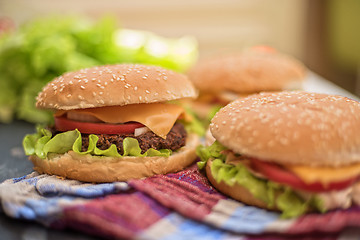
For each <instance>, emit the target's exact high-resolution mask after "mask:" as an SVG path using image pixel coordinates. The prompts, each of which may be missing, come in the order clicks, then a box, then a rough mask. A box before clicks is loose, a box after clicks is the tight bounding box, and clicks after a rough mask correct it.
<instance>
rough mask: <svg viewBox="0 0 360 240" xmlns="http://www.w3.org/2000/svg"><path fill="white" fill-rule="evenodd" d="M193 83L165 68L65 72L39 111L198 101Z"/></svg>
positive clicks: (113, 67)
mask: <svg viewBox="0 0 360 240" xmlns="http://www.w3.org/2000/svg"><path fill="white" fill-rule="evenodd" d="M196 96H197V91H196V90H195V88H194V86H193V84H192V83H191V82H190V81H189V80H188V78H187V77H186V76H185V75H183V74H179V73H175V72H173V71H170V70H166V69H164V68H161V67H156V66H148V65H137V64H119V65H106V66H98V67H92V68H86V69H82V70H79V71H75V72H69V73H65V74H64V75H62V76H60V77H58V78H55V79H54V80H53V81H52V82H49V83H48V84H47V85H46V86H45V87H44V88H43V91H42V92H40V93H39V95H38V97H37V103H36V106H37V107H39V108H48V109H59V110H60V109H62V110H72V109H79V108H93V107H103V106H116V105H118V106H123V105H127V104H137V103H153V102H164V101H170V100H176V99H181V98H194V97H196Z"/></svg>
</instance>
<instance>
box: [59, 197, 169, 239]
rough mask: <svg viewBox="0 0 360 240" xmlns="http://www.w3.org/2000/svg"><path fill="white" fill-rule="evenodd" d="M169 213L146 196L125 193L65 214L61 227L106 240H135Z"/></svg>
mask: <svg viewBox="0 0 360 240" xmlns="http://www.w3.org/2000/svg"><path fill="white" fill-rule="evenodd" d="M168 213H169V210H168V209H166V208H164V207H162V206H161V205H159V204H158V203H157V202H156V201H154V200H152V199H150V198H149V197H148V196H146V195H144V194H142V193H139V192H134V193H127V194H126V193H124V194H117V195H111V196H107V197H104V198H101V199H97V200H93V201H91V202H89V203H87V204H84V205H78V206H73V207H68V208H66V209H65V210H64V216H63V219H62V221H63V224H65V225H66V226H67V227H70V228H74V229H78V230H81V231H84V232H87V233H90V234H92V235H97V236H101V237H107V238H116V239H118V238H126V239H128V238H134V237H135V236H136V235H137V234H138V233H139V232H141V231H142V230H144V229H146V228H148V227H149V226H151V225H152V224H154V223H155V222H157V221H158V220H159V219H161V218H162V217H164V216H166V215H167V214H168Z"/></svg>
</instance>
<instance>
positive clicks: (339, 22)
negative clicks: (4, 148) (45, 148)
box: [0, 0, 360, 122]
mask: <svg viewBox="0 0 360 240" xmlns="http://www.w3.org/2000/svg"><path fill="white" fill-rule="evenodd" d="M359 12H360V1H359V0H291V1H289V0H272V1H268V0H225V1H224V0H206V1H205V0H198V1H194V0H172V1H165V0H151V1H150V0H121V1H118V0H102V1H100V0H76V1H73V0H62V1H48V0H0V18H1V22H0V121H1V119H2V122H6V121H7V122H9V121H11V120H12V119H13V118H14V116H15V117H17V118H20V119H25V120H29V121H33V122H39V121H40V122H41V121H44V119H46V117H45V116H41V114H40V113H39V114H40V115H37V116H36V117H35V119H31V117H29V115H31V114H30V113H31V111H32V110H31V111H30V110H29V109H30V108H31V105H33V100H32V96H33V95H34V94H35V92H36V91H38V90H39V89H40V88H41V87H40V86H41V85H42V84H43V83H44V82H45V81H48V80H50V79H51V78H53V77H54V76H56V75H57V74H59V73H60V72H63V71H68V70H73V69H76V68H80V67H84V66H91V65H95V64H103V63H115V62H144V63H152V64H158V65H162V66H164V67H168V68H172V69H174V70H176V71H180V72H184V71H186V70H187V69H188V68H189V67H190V66H191V65H192V64H193V63H194V62H196V60H197V59H198V58H199V57H203V56H206V55H209V54H211V53H213V52H216V51H219V50H221V49H242V48H244V47H248V46H251V45H256V44H261V45H264V44H265V45H270V46H272V47H275V48H277V49H278V50H279V51H282V52H284V53H287V54H290V55H293V56H294V57H296V58H298V59H300V60H301V61H303V62H304V64H305V65H306V66H307V67H308V68H309V69H310V70H312V71H314V72H315V73H317V74H319V75H320V76H322V77H324V78H325V79H327V80H329V81H332V82H334V83H335V84H337V85H339V86H341V87H342V88H344V89H346V90H348V91H350V92H352V93H353V94H356V95H357V96H360V14H359ZM53 15H55V16H56V17H55V18H53V17H51V16H53ZM89 20H90V22H89ZM24 26H25V27H24ZM66 31H68V32H66ZM69 32H70V33H71V34H69ZM14 33H15V34H14ZM154 59H155V60H154ZM23 65H26V66H23ZM9 79H13V80H11V81H12V82H11V83H5V82H8V81H9ZM24 79H25V80H24ZM29 82H31V85H29ZM36 83H39V84H36ZM10 85H11V86H16V87H18V89H21V90H14V91H13V92H11V93H9V91H5V90H4V89H7V88H9V86H10ZM16 87H13V88H14V89H15V88H16ZM1 89H3V91H2V92H1ZM26 89H30V90H26ZM11 94H12V96H16V97H17V98H18V99H17V100H16V101H15V102H11V101H9V97H8V96H10V95H11ZM5 95H6V97H5ZM1 104H2V105H3V106H5V105H6V106H10V107H8V108H5V107H3V108H2V109H1ZM11 106H12V107H11ZM20 106H22V107H20Z"/></svg>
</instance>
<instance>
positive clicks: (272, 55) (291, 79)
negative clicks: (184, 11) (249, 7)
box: [188, 47, 306, 94]
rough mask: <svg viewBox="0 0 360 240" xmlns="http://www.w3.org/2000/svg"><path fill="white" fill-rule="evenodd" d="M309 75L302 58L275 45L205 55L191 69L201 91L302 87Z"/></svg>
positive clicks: (277, 89) (192, 76)
mask: <svg viewBox="0 0 360 240" xmlns="http://www.w3.org/2000/svg"><path fill="white" fill-rule="evenodd" d="M269 49H270V48H269ZM305 75H306V68H305V67H304V65H303V64H302V63H301V62H300V61H298V60H296V59H294V58H293V57H291V56H288V55H285V54H282V53H279V52H277V51H275V50H274V49H271V50H265V51H264V50H261V49H259V48H257V47H254V48H250V49H246V50H244V51H242V52H237V53H231V54H219V55H215V56H211V57H208V58H204V59H202V60H200V61H199V62H198V64H197V65H195V66H194V67H193V68H192V69H191V70H190V71H189V73H188V76H189V78H190V80H191V81H193V83H194V84H195V87H196V88H198V89H199V91H200V93H201V92H207V93H217V94H220V93H221V92H224V91H230V92H235V93H238V94H249V93H257V92H260V91H279V90H288V89H301V85H302V82H303V80H304V78H305Z"/></svg>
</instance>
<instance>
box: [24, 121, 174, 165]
mask: <svg viewBox="0 0 360 240" xmlns="http://www.w3.org/2000/svg"><path fill="white" fill-rule="evenodd" d="M98 140H99V138H98V137H97V136H96V135H94V134H90V135H89V146H88V149H87V150H86V151H81V146H82V140H81V134H80V132H79V131H78V130H77V129H76V130H73V131H67V132H63V133H59V134H57V135H55V136H54V137H52V134H51V132H50V131H49V130H47V129H45V128H43V127H38V128H37V133H34V134H28V135H26V136H25V138H24V139H23V147H24V151H25V154H26V155H37V156H38V157H40V158H42V159H45V158H46V157H47V156H48V154H49V153H58V154H63V153H66V152H68V151H70V150H72V151H74V152H76V153H79V154H83V155H85V154H91V155H93V156H109V157H123V156H137V157H154V156H159V157H169V156H170V155H171V154H172V151H171V150H170V149H160V150H155V149H152V148H150V149H149V150H147V151H146V152H145V153H143V154H142V153H141V148H140V146H139V142H138V141H137V140H136V139H135V138H131V137H127V138H125V139H124V141H123V149H124V154H123V155H121V154H119V153H118V151H117V148H116V146H115V145H114V144H112V145H111V146H110V147H109V148H108V149H105V150H102V149H99V148H98V147H96V143H97V141H98Z"/></svg>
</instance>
